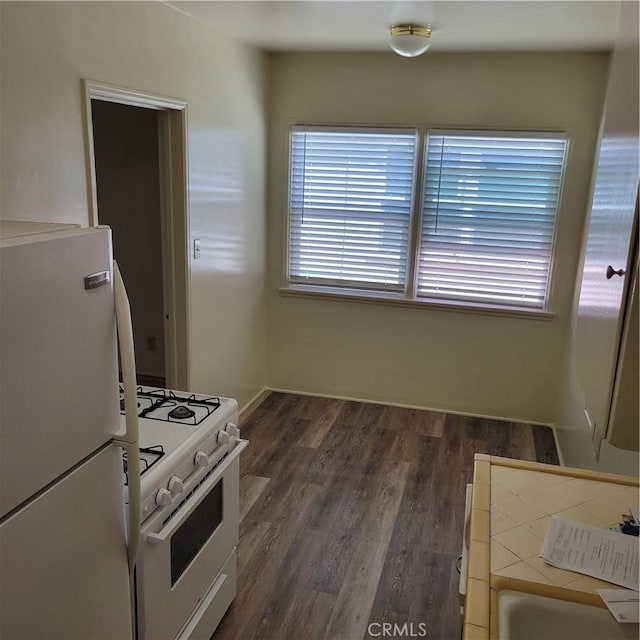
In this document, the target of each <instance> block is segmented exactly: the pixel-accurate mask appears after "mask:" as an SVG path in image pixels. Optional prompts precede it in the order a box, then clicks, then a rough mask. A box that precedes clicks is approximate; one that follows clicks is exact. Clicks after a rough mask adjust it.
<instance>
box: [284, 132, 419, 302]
mask: <svg viewBox="0 0 640 640" xmlns="http://www.w3.org/2000/svg"><path fill="white" fill-rule="evenodd" d="M290 151H291V153H290V184H289V247H288V249H289V254H288V281H289V282H290V283H297V284H301V283H304V284H313V285H321V286H330V287H342V288H352V289H353V288H358V289H374V290H380V291H382V290H384V291H399V292H402V291H404V290H405V287H406V280H407V263H408V255H407V253H408V246H409V236H410V233H411V212H412V207H413V192H414V176H415V165H416V151H417V132H416V131H414V130H407V129H401V130H375V129H372V128H368V129H366V130H359V129H339V128H332V129H330V128H326V127H294V128H293V130H292V134H291V150H290Z"/></svg>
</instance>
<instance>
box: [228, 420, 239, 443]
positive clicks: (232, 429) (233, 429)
mask: <svg viewBox="0 0 640 640" xmlns="http://www.w3.org/2000/svg"><path fill="white" fill-rule="evenodd" d="M227 433H228V434H229V435H230V436H231V437H232V438H233V439H234V440H236V439H237V438H239V437H240V429H238V425H237V424H232V423H231V422H230V423H229V424H228V425H227Z"/></svg>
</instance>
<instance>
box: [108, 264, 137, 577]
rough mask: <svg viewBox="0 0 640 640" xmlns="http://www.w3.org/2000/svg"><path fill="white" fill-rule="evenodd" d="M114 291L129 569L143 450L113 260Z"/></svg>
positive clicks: (128, 335) (126, 318) (124, 309)
mask: <svg viewBox="0 0 640 640" xmlns="http://www.w3.org/2000/svg"><path fill="white" fill-rule="evenodd" d="M113 291H114V296H115V307H116V323H117V325H118V344H119V346H120V366H121V367H122V384H123V388H124V408H125V413H126V416H125V417H126V421H125V429H124V431H120V432H118V433H116V434H115V435H114V442H115V443H116V444H118V445H120V446H121V447H123V448H124V449H125V451H126V452H127V477H128V481H129V483H128V486H129V491H128V492H129V509H128V527H127V531H128V544H127V552H128V556H129V570H130V571H131V572H133V569H134V567H135V563H136V556H137V555H138V546H139V543H140V452H139V448H138V397H137V393H136V358H135V351H134V348H133V329H132V327H131V308H130V307H129V298H128V297H127V292H126V290H125V288H124V282H123V281H122V276H121V275H120V269H118V263H117V262H116V261H115V260H114V261H113Z"/></svg>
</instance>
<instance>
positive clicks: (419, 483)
mask: <svg viewBox="0 0 640 640" xmlns="http://www.w3.org/2000/svg"><path fill="white" fill-rule="evenodd" d="M242 437H243V438H247V439H248V440H249V441H250V443H251V444H250V446H249V447H248V448H247V449H246V451H245V452H244V453H243V454H242V458H241V479H240V485H241V489H240V493H241V495H240V510H241V523H240V546H239V549H238V571H239V575H238V593H237V596H236V599H235V601H234V603H233V604H232V605H231V608H230V609H229V611H228V612H227V614H226V615H225V617H224V619H223V620H222V622H221V623H220V626H219V627H218V629H217V630H216V632H215V634H214V640H232V639H238V640H250V639H253V638H256V639H257V638H265V639H269V640H289V639H291V640H323V639H327V640H329V639H330V640H362V639H364V638H371V637H375V636H376V635H378V634H379V633H380V629H381V627H377V626H374V627H372V628H371V631H372V635H369V633H368V627H369V625H370V624H371V623H384V622H391V623H397V624H398V625H400V626H402V625H404V624H407V625H411V624H412V625H413V632H414V634H415V635H417V634H418V633H419V632H420V631H421V630H422V631H425V632H426V636H425V637H427V638H428V639H429V640H457V639H458V638H459V636H460V621H459V608H458V591H457V590H458V574H457V572H456V569H455V560H456V558H457V556H458V555H459V554H460V550H461V541H462V531H463V519H464V499H465V486H466V484H467V483H468V482H470V481H471V478H472V473H473V454H474V453H476V452H478V453H490V454H493V455H500V456H507V457H515V458H521V459H524V460H538V461H539V462H546V463H551V464H557V463H558V457H557V453H556V450H555V443H554V440H553V434H552V432H551V430H550V429H548V428H546V427H540V426H532V425H523V424H515V423H509V422H500V421H496V420H484V419H479V418H469V417H464V416H458V415H450V414H444V413H434V412H429V411H419V410H414V409H403V408H398V407H388V406H384V405H375V404H367V403H360V402H350V401H344V400H332V399H327V398H315V397H309V396H298V395H291V394H281V393H272V394H270V395H269V396H268V397H267V398H266V399H265V400H264V402H263V403H262V404H261V405H260V406H259V407H258V408H257V409H256V410H255V411H254V412H253V413H252V414H251V415H250V416H249V417H248V418H247V420H246V422H245V423H244V424H243V425H242ZM420 624H422V625H423V626H422V627H420V626H419V625H420ZM410 630H411V627H410V626H407V627H406V628H405V633H404V637H407V636H408V634H409V631H410ZM423 635H424V634H423ZM378 637H380V636H379V635H378ZM385 637H386V638H389V637H392V636H385ZM398 637H402V636H398Z"/></svg>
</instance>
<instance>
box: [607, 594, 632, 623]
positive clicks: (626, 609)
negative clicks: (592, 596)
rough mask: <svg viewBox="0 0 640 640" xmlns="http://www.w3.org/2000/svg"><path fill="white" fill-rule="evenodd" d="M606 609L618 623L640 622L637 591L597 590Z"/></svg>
mask: <svg viewBox="0 0 640 640" xmlns="http://www.w3.org/2000/svg"><path fill="white" fill-rule="evenodd" d="M598 594H600V597H601V598H602V599H603V600H604V603H605V604H606V605H607V608H608V609H609V611H611V613H612V614H613V617H614V618H615V619H616V620H617V621H618V622H629V623H638V622H640V607H639V606H638V602H639V600H640V599H639V598H638V592H637V591H629V590H628V589H598Z"/></svg>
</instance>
